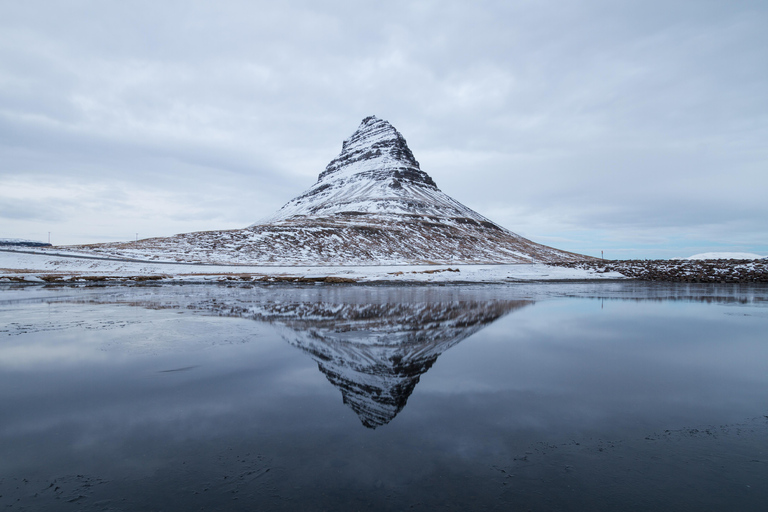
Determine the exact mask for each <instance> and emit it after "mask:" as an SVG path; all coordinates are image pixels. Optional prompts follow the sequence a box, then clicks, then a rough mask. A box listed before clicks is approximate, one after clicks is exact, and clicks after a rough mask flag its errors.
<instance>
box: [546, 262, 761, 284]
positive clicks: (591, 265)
mask: <svg viewBox="0 0 768 512" xmlns="http://www.w3.org/2000/svg"><path fill="white" fill-rule="evenodd" d="M550 265H551V266H557V267H566V268H579V269H584V270H592V271H595V272H618V273H620V274H622V275H625V276H627V277H629V278H631V279H639V280H642V281H671V282H683V283H768V260H766V259H765V258H763V259H760V260H722V259H721V260H585V261H577V262H561V263H550Z"/></svg>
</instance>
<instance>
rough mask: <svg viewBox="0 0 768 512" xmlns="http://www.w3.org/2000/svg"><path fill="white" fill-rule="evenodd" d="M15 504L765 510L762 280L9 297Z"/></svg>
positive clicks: (7, 403)
mask: <svg viewBox="0 0 768 512" xmlns="http://www.w3.org/2000/svg"><path fill="white" fill-rule="evenodd" d="M0 508H2V510H31V511H48V510H50V511H68V510H87V511H91V510H93V511H96V510H165V511H171V510H393V511H394V510H434V509H437V510H619V509H621V510H649V509H662V510H697V511H698V510H760V511H764V510H768V287H765V286H749V287H747V286H731V285H728V286H726V285H660V284H638V283H594V284H592V283H582V284H558V283H550V284H524V285H513V286H503V287H502V286H499V287H497V286H460V287H391V286H379V287H374V286H371V287H361V286H305V287H288V286H262V287H249V286H242V287H240V286H229V287H226V286H217V285H200V286H195V285H183V286H170V285H165V286H133V287H116V286H109V287H84V288H42V287H26V288H13V287H5V288H2V289H0Z"/></svg>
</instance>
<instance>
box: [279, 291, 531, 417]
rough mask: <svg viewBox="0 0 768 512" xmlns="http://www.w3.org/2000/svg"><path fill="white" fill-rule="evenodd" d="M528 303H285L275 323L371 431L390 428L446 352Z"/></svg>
mask: <svg viewBox="0 0 768 512" xmlns="http://www.w3.org/2000/svg"><path fill="white" fill-rule="evenodd" d="M529 303H530V302H527V301H483V302H480V301H461V302H459V301H457V302H425V303H415V304H413V303H412V304H364V305H363V304H327V303H314V304H306V303H305V304H291V305H280V307H278V308H276V311H275V312H274V316H273V317H272V318H270V319H269V320H268V321H270V322H272V323H277V324H281V325H283V326H284V327H285V328H287V329H284V337H285V338H286V340H287V341H288V342H289V343H291V344H292V345H294V346H296V347H298V348H300V349H301V350H303V351H304V352H306V353H308V354H310V355H311V356H312V358H313V359H314V360H315V361H317V366H318V368H319V369H320V371H321V372H323V373H324V374H325V376H326V377H327V378H328V380H329V381H330V382H331V383H332V384H333V385H334V386H336V387H338V388H339V389H340V390H341V394H342V397H343V400H344V403H345V404H347V405H348V406H349V407H350V408H351V409H352V410H353V411H355V413H357V415H358V416H359V417H360V420H361V421H362V422H363V425H365V426H366V427H369V428H376V427H378V426H381V425H384V424H387V423H389V422H390V421H391V420H392V419H393V418H394V417H395V416H396V415H397V414H398V413H399V412H400V411H401V410H402V409H403V407H404V406H405V404H406V402H407V401H408V397H409V396H410V395H411V393H413V389H414V387H415V386H416V384H418V382H419V379H420V377H421V375H422V374H423V373H424V372H426V371H427V370H429V369H430V368H431V367H432V365H433V364H434V363H435V361H436V360H437V357H438V356H439V355H440V354H442V353H443V352H444V351H446V350H448V349H449V348H451V347H452V346H454V345H456V344H457V343H459V342H460V341H461V340H463V339H465V338H467V337H469V336H470V335H472V334H474V333H475V332H477V331H478V330H480V329H481V328H483V327H484V326H486V325H488V324H490V323H491V322H493V321H495V320H497V319H498V318H500V317H501V316H503V315H505V314H507V313H509V312H510V311H512V310H514V309H517V308H520V307H523V306H525V305H527V304H529Z"/></svg>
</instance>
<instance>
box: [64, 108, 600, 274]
mask: <svg viewBox="0 0 768 512" xmlns="http://www.w3.org/2000/svg"><path fill="white" fill-rule="evenodd" d="M72 249H75V250H80V251H88V252H97V253H100V254H104V255H112V256H119V257H131V258H137V259H154V260H158V261H160V260H164V261H184V262H204V263H250V264H275V265H276V264H283V265H312V264H315V265H318V264H319V265H332V264H360V265H381V264H403V263H408V264H419V263H445V264H458V263H523V262H525V263H529V262H531V261H538V262H554V261H575V260H581V259H584V258H586V257H584V256H581V255H578V254H573V253H569V252H565V251H560V250H557V249H554V248H552V247H547V246H545V245H541V244H537V243H534V242H532V241H530V240H527V239H525V238H523V237H521V236H519V235H516V234H515V233H512V232H511V231H509V230H507V229H505V228H503V227H501V226H499V225H498V224H495V223H494V222H492V221H490V220H488V219H487V218H485V217H483V216H482V215H480V214H479V213H477V212H475V211H473V210H472V209H470V208H467V207H466V206H464V205H463V204H461V203H459V202H458V201H456V200H455V199H453V198H451V197H449V196H448V195H446V194H445V193H443V192H442V191H440V189H439V188H438V187H437V185H436V184H435V182H434V180H432V178H431V177H430V176H429V175H428V174H427V173H425V172H424V171H422V170H421V168H420V167H419V163H418V162H417V161H416V159H415V158H414V156H413V153H412V152H411V150H410V149H409V148H408V145H407V144H406V141H405V139H404V138H403V136H402V135H401V134H400V132H398V131H397V130H396V129H395V128H394V127H393V126H392V125H391V124H389V123H388V122H387V121H384V120H381V119H377V118H376V117H373V116H371V117H367V118H365V119H363V121H362V123H361V124H360V126H359V128H358V129H357V130H356V131H355V133H353V134H352V136H351V137H349V138H348V139H347V140H345V141H344V143H343V145H342V149H341V153H340V154H339V156H337V157H336V158H335V159H333V160H332V161H331V163H329V164H328V166H327V167H326V169H325V170H324V171H323V172H321V173H320V176H319V177H318V180H317V182H316V183H315V184H314V185H313V186H312V187H310V189H309V190H307V191H306V192H304V193H303V194H301V195H299V196H298V197H296V198H295V199H293V200H291V201H289V202H288V203H287V204H286V205H285V206H283V207H282V208H281V209H280V210H279V211H277V213H275V214H274V215H273V216H271V217H269V218H267V219H264V220H262V221H260V222H258V223H256V224H253V225H251V226H249V227H248V228H246V229H238V230H228V231H206V232H198V233H186V234H181V235H176V236H173V237H169V238H152V239H146V240H140V241H138V242H130V243H111V244H98V245H89V246H79V247H72Z"/></svg>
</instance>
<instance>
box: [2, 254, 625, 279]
mask: <svg viewBox="0 0 768 512" xmlns="http://www.w3.org/2000/svg"><path fill="white" fill-rule="evenodd" d="M57 276H58V278H57ZM137 277H138V278H140V279H141V278H147V277H160V278H161V279H163V280H169V281H181V282H201V281H213V282H217V281H226V280H233V279H236V280H267V281H268V280H275V281H278V280H280V281H282V280H291V279H293V278H296V279H308V280H322V279H328V280H329V282H334V280H335V282H344V281H346V280H349V281H350V282H351V281H354V282H392V283H462V282H472V283H501V282H515V281H558V280H585V279H589V280H592V279H601V280H605V279H626V277H625V276H623V275H621V274H619V273H618V272H601V271H599V270H596V269H582V268H567V267H551V266H547V265H544V264H511V265H389V266H252V265H200V264H179V263H157V262H139V261H120V260H108V259H96V258H93V257H90V258H88V257H85V256H72V255H66V256H64V255H55V254H51V253H46V252H45V251H29V252H21V251H5V250H0V282H8V281H16V280H18V279H23V280H24V281H29V282H45V281H50V280H51V279H56V280H59V281H68V280H74V281H77V280H89V281H93V280H99V279H100V278H108V279H115V280H118V281H119V280H121V279H126V278H137Z"/></svg>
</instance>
